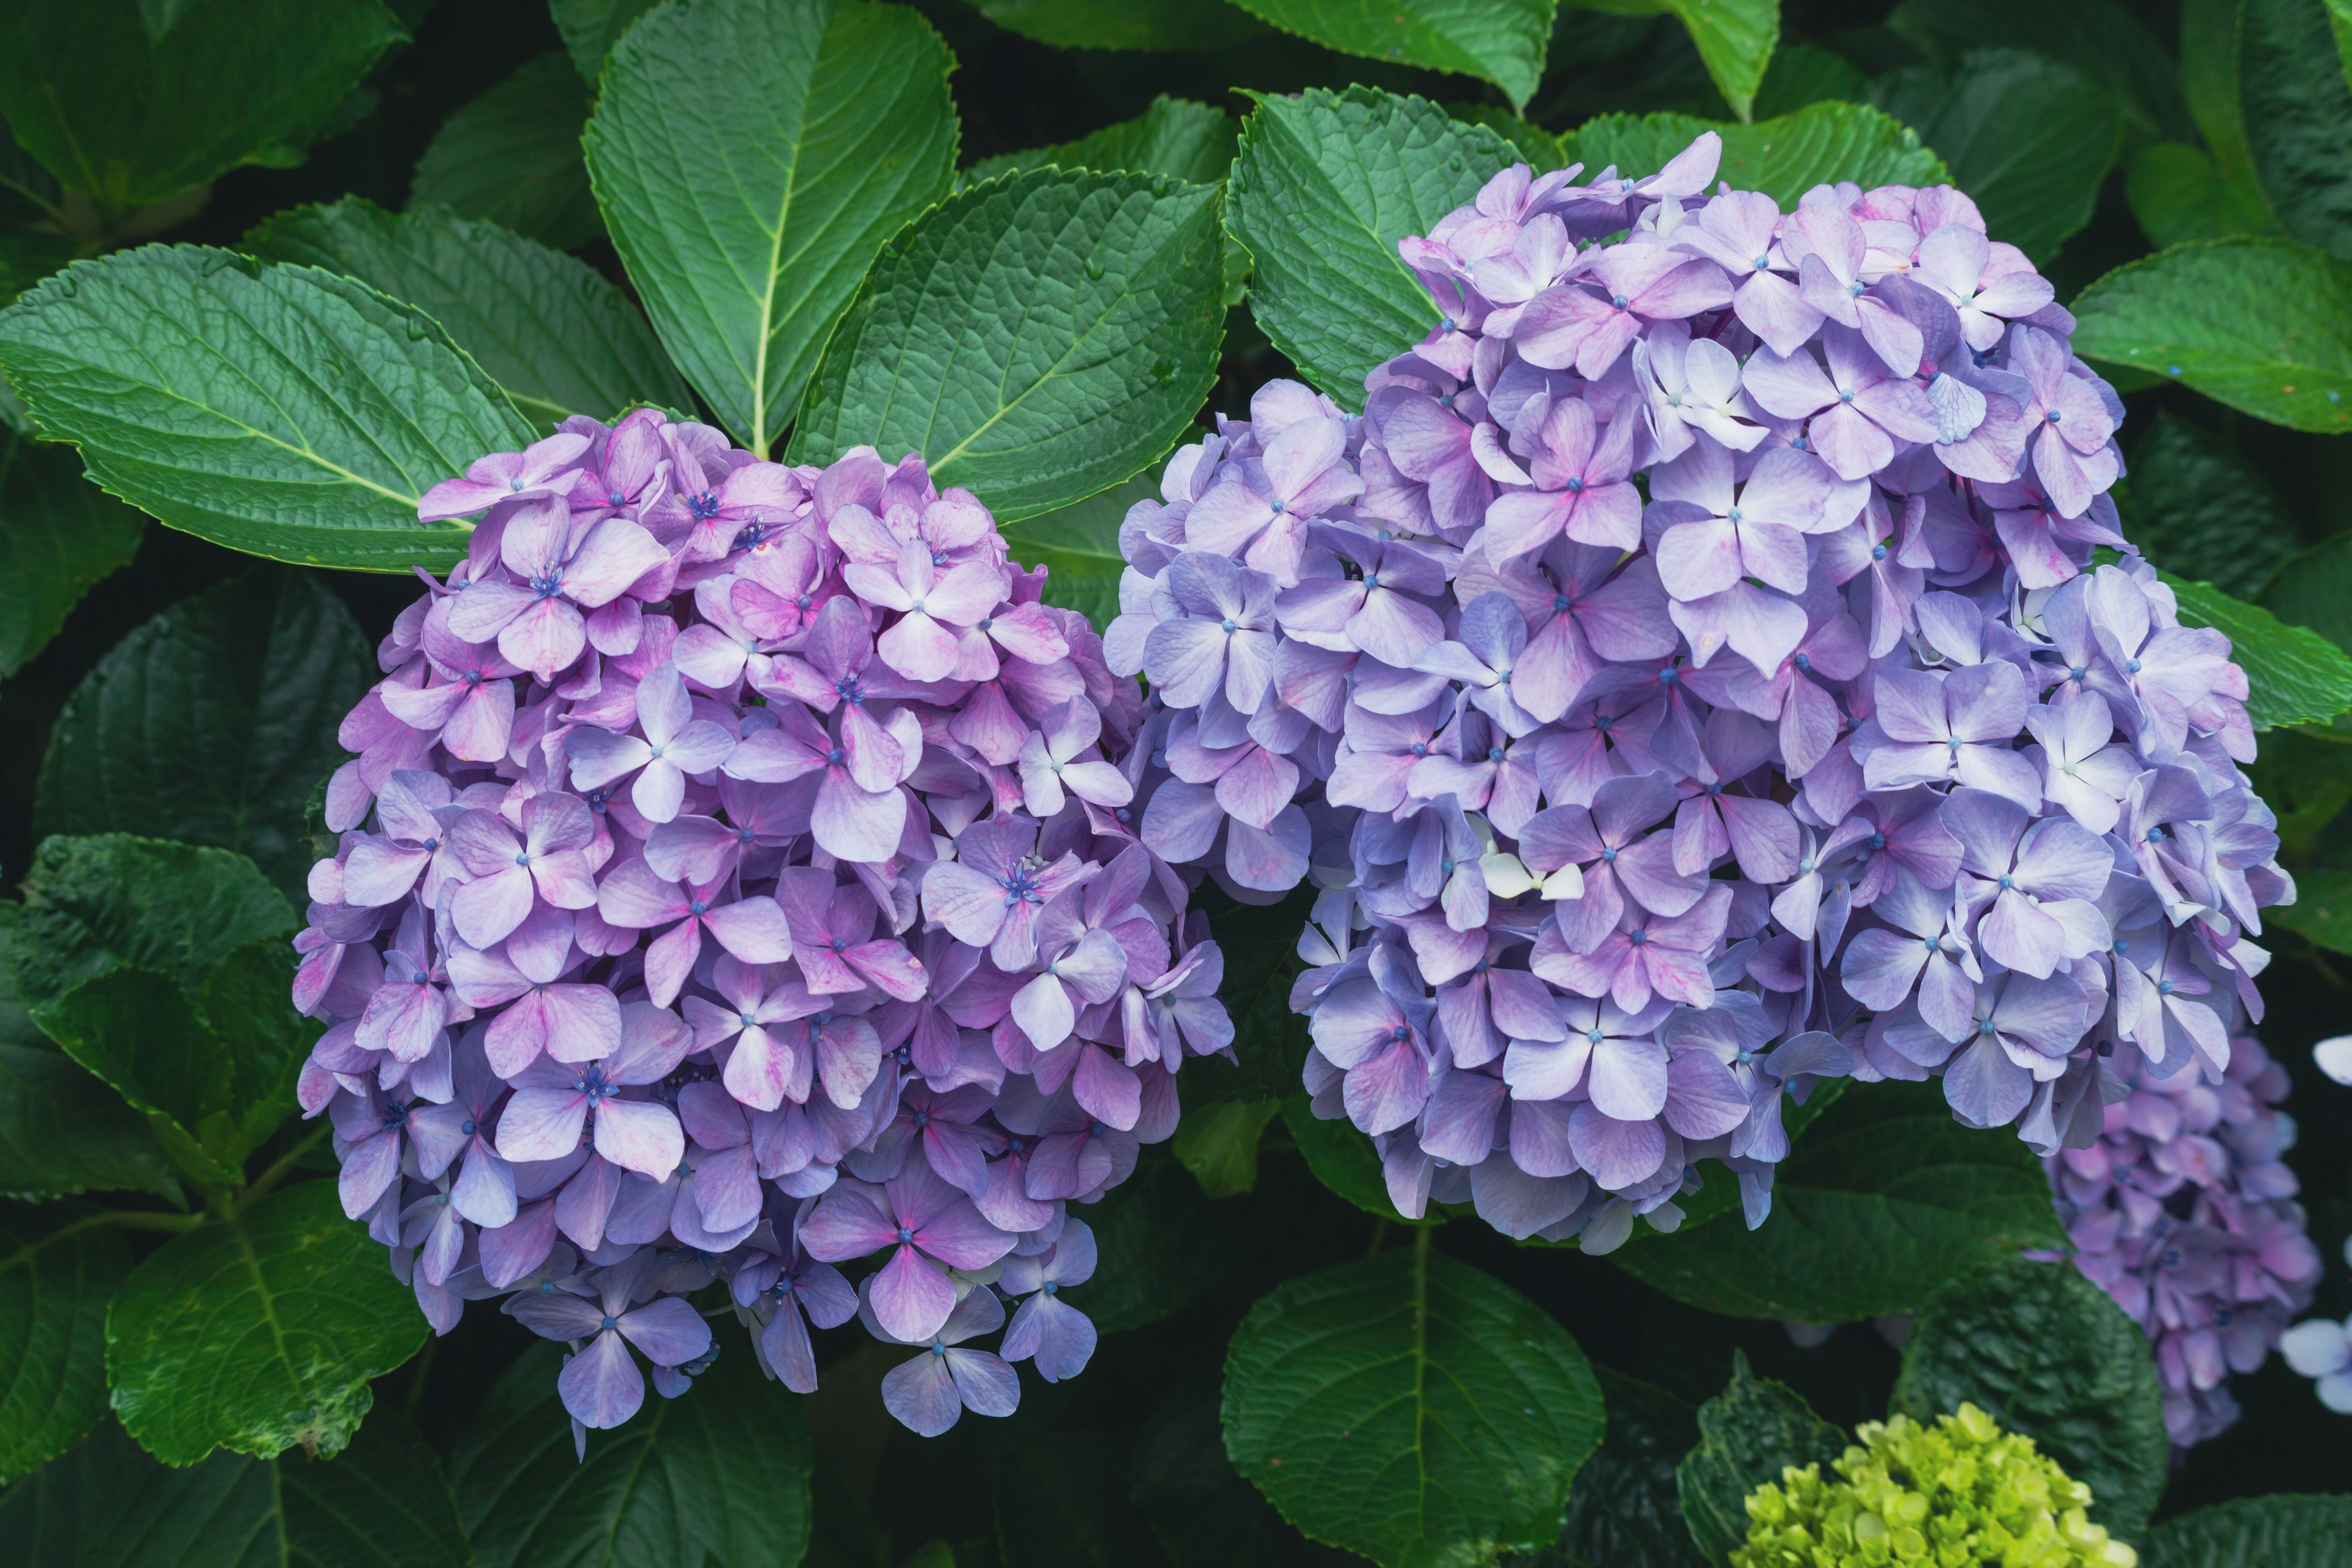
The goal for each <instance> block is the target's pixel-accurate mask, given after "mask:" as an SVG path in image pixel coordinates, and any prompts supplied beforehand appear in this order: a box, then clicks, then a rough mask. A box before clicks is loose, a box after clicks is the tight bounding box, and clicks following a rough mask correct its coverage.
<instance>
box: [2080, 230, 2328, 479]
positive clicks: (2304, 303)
mask: <svg viewBox="0 0 2352 1568" xmlns="http://www.w3.org/2000/svg"><path fill="white" fill-rule="evenodd" d="M2072 309H2073V310H2074V316H2075V319H2076V321H2077V322H2078V325H2077V327H2076V329H2075V332H2074V352H2075V353H2079V354H2081V355H2083V357H2084V358H2085V359H2095V360H2101V361H2105V363H2109V364H2114V365H2120V366H2124V367H2126V368H2128V369H2131V370H2136V371H2143V372H2147V373H2148V374H2157V375H2163V376H2167V377H2169V378H2170V379H2172V380H2175V381H2179V382H2180V383H2182V384H2185V385H2188V386H2191V387H2194V388H2195V389H2196V390H2198V391H2199V392H2201V393H2203V394H2204V395H2206V396H2208V397H2210V398H2214V399H2216V400H2217V401H2219V402H2221V403H2226V404H2228V405H2230V406H2231V407H2232V408H2235V409H2237V410H2239V411H2240V412H2241V413H2245V414H2251V415H2252V416H2254V417H2255V418H2257V419H2267V420H2269V421H2270V422H2271V423H2272V424H2273V425H2287V426H2294V428H2295V429H2297V430H2309V431H2314V432H2316V433H2318V434H2320V435H2335V434H2338V433H2341V432H2343V431H2346V430H2352V403H2347V401H2346V399H2347V395H2352V264H2347V263H2345V262H2342V261H2338V260H2336V258H2334V257H2332V256H2329V255H2327V254H2326V252H2324V251H2319V250H2315V249H2313V248H2312V247H2309V246H2307V245H2300V244H2297V243H2296V242H2295V241H2294V240H2291V239H2260V238H2241V239H2221V240H2213V241H2210V242H2208V243H2204V244H2191V245H2177V246H2175V247H2172V248H2171V249H2170V250H2168V251H2165V252H2163V253H2162V254H2160V255H2157V256H2151V257H2148V258H2146V259H2145V260H2141V261H2135V262H2132V263H2130V264H2129V265H2128V266H2125V267H2118V268H2116V269H2115V270H2114V271H2113V272H2110V273H2108V274H2107V275H2106V276H2105V277H2104V278H2102V279H2099V280H2098V281H2097V282H2095V283H2094V284H2092V285H2091V286H2090V287H2089V288H2088V289H2084V290H2083V292H2082V293H2081V294H2080V295H2078V296H2076V297H2075V300H2074V305H2073V307H2072Z"/></svg>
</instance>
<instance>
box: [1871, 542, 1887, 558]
mask: <svg viewBox="0 0 2352 1568" xmlns="http://www.w3.org/2000/svg"><path fill="white" fill-rule="evenodd" d="M1870 558H1871V559H1872V560H1873V561H1884V560H1885V559H1886V546H1885V545H1884V544H1874V545H1872V546H1871V547H1870Z"/></svg>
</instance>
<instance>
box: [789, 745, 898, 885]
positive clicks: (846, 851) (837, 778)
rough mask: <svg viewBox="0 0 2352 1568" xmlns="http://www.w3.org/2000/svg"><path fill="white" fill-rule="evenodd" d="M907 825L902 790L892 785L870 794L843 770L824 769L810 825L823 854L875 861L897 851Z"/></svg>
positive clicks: (845, 858) (810, 817) (876, 862)
mask: <svg viewBox="0 0 2352 1568" xmlns="http://www.w3.org/2000/svg"><path fill="white" fill-rule="evenodd" d="M809 826H810V830H811V831H812V832H814V834H815V835H816V841H817V844H818V846H819V847H821V848H823V849H824V851H825V853H826V854H828V855H832V856H835V857H836V858H840V859H843V860H858V861H864V862H866V863H869V864H878V863H879V862H881V861H884V860H887V859H888V858H890V857H891V856H892V855H894V854H896V853H897V852H898V839H899V837H900V836H901V835H902V834H903V833H904V832H905V831H906V826H907V796H906V794H905V792H904V791H902V790H899V789H897V788H891V789H886V790H883V791H881V792H880V793H878V794H869V793H868V792H866V790H863V789H860V788H859V787H858V786H857V785H856V783H854V782H853V781H852V780H851V778H850V776H849V773H848V771H847V770H846V769H845V768H837V767H836V768H827V769H826V770H825V774H824V783H823V784H820V785H818V786H817V794H816V806H815V809H814V811H812V812H811V813H810V816H809Z"/></svg>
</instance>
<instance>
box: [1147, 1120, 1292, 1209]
mask: <svg viewBox="0 0 2352 1568" xmlns="http://www.w3.org/2000/svg"><path fill="white" fill-rule="evenodd" d="M1281 1113H1282V1104H1281V1102H1280V1101H1279V1100H1213V1101H1211V1102H1210V1103H1209V1104H1207V1105H1204V1106H1200V1107H1197V1108H1196V1109H1194V1110H1192V1111H1191V1112H1189V1113H1188V1114H1187V1115H1186V1116H1185V1118H1184V1122H1183V1125H1182V1126H1181V1127H1179V1128H1177V1129H1176V1136H1175V1138H1174V1140H1173V1141H1172V1142H1171V1143H1170V1144H1169V1148H1170V1149H1171V1151H1172V1152H1174V1154H1175V1156H1176V1158H1177V1160H1178V1161H1179V1162H1180V1163H1181V1164H1182V1165H1183V1167H1184V1168H1185V1169H1186V1170H1188V1171H1190V1172H1192V1179H1193V1180H1195V1181H1197V1182H1199V1183H1200V1184H1201V1191H1202V1192H1203V1193H1204V1194H1207V1195H1208V1196H1210V1197H1212V1198H1231V1197H1238V1196H1240V1195H1241V1194H1244V1193H1246V1192H1248V1191H1250V1190H1251V1189H1253V1188H1254V1187H1255V1186H1256V1185H1257V1145H1258V1140H1259V1138H1260V1137H1261V1136H1262V1135H1263V1134H1264V1133H1265V1124H1266V1123H1267V1122H1269V1121H1273V1120H1274V1119H1275V1118H1276V1116H1278V1115H1280V1114H1281Z"/></svg>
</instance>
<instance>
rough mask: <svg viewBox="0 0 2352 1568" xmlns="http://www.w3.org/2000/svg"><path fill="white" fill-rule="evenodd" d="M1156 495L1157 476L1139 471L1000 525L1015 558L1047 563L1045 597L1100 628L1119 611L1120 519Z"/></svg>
mask: <svg viewBox="0 0 2352 1568" xmlns="http://www.w3.org/2000/svg"><path fill="white" fill-rule="evenodd" d="M1159 499H1160V478H1159V476H1158V475H1156V474H1152V473H1149V472H1146V473H1140V474H1138V475H1136V476H1135V478H1133V479H1129V480H1128V481H1127V482H1126V483H1125V484H1123V485H1115V486H1113V487H1112V488H1111V489H1107V490H1104V491H1102V492H1101V493H1100V494H1099V495H1091V496H1088V497H1087V499H1086V500H1082V501H1073V502H1071V503H1070V504H1069V505H1068V506H1066V507H1063V508H1061V509H1060V510H1055V511H1049V512H1045V513H1043V514H1041V515H1039V516H1036V517H1033V518H1029V519H1027V520H1025V521H1021V522H1015V523H1009V524H1007V525H1005V526H1004V527H1003V530H1002V532H1003V535H1004V544H1005V548H1006V549H1008V550H1010V551H1011V552H1013V560H1015V561H1018V562H1022V563H1026V564H1028V565H1030V566H1043V567H1044V568H1045V603H1047V604H1049V605H1055V606H1057V607H1059V608H1061V609H1065V610H1076V611H1077V612H1078V614H1080V615H1082V616H1086V618H1087V620H1089V621H1091V622H1093V623H1094V628H1095V630H1096V631H1097V632H1100V631H1103V630H1104V629H1106V628H1107V627H1108V626H1109V625H1110V623H1111V617H1112V616H1116V615H1118V580H1119V576H1120V574H1122V573H1123V572H1124V571H1125V570H1126V568H1127V562H1126V560H1125V558H1124V557H1122V556H1121V555H1120V554H1119V552H1118V525H1119V523H1120V522H1121V521H1124V520H1125V519H1126V517H1127V512H1128V509H1129V507H1131V506H1133V505H1134V504H1135V503H1136V502H1137V501H1139V500H1159Z"/></svg>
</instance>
